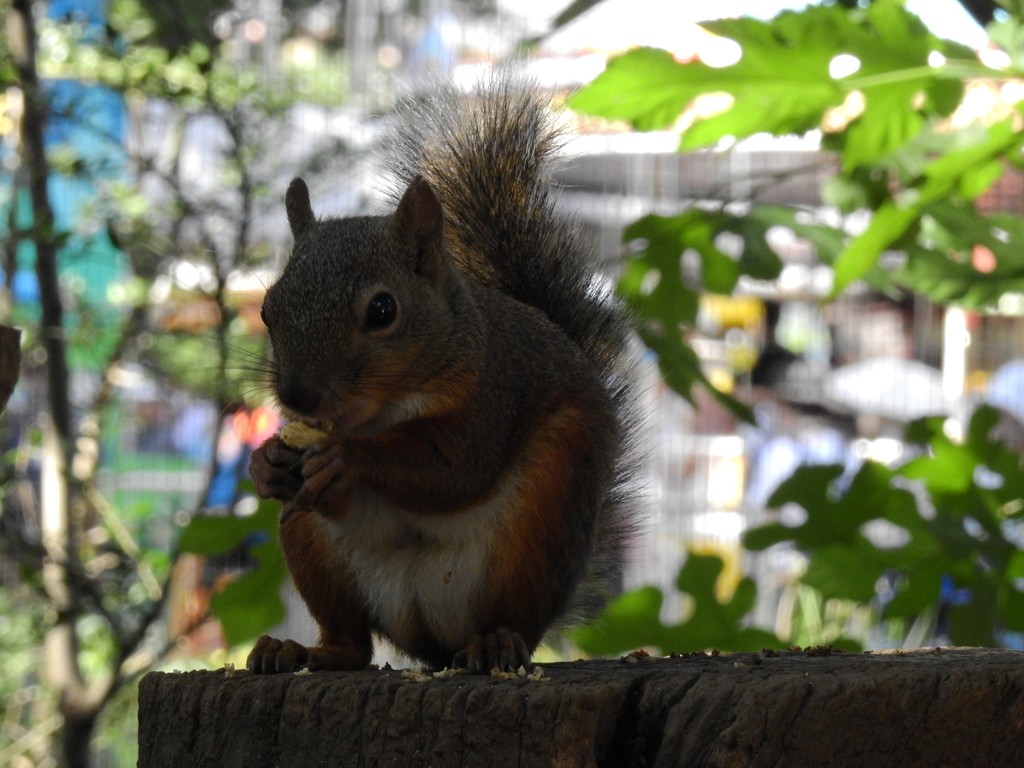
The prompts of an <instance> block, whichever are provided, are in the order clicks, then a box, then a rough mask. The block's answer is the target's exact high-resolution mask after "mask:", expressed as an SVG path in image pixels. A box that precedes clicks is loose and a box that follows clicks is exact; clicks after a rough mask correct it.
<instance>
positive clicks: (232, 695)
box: [138, 649, 1024, 768]
mask: <svg viewBox="0 0 1024 768" xmlns="http://www.w3.org/2000/svg"><path fill="white" fill-rule="evenodd" d="M900 653H902V655H899V654H897V653H892V652H890V653H869V654H859V653H858V654H854V653H838V652H831V653H829V652H827V651H825V650H824V649H815V650H813V651H811V652H809V653H808V652H804V651H783V652H780V653H778V654H775V653H774V652H762V653H738V654H722V655H716V656H703V655H700V656H689V657H683V658H675V659H661V658H646V659H644V658H640V659H636V660H635V661H633V662H629V663H627V662H622V661H586V662H575V663H569V664H552V665H549V666H545V667H544V670H543V673H544V676H545V677H547V678H548V680H546V681H539V682H538V681H530V680H523V679H518V680H499V679H496V678H492V677H487V676H476V677H474V676H469V675H456V676H453V677H448V678H444V679H434V680H431V681H429V682H414V681H409V680H404V679H403V677H402V673H401V672H397V671H366V672H350V673H341V672H322V673H314V674H311V675H291V674H289V675H272V676H265V677H264V676H256V675H252V674H249V673H248V672H236V673H234V674H233V675H232V676H230V677H229V676H227V675H226V673H225V672H224V671H215V672H188V673H175V674H167V673H161V672H151V673H150V674H148V675H146V677H144V678H143V679H142V682H141V684H140V691H139V705H140V706H139V763H138V765H139V768H170V766H175V767H176V766H182V765H188V766H196V767H197V768H201V767H203V766H218V768H234V767H236V766H237V767H238V768H242V767H243V766H244V768H263V767H264V766H266V767H267V768H269V767H270V766H282V767H284V766H288V767H289V768H291V767H292V766H294V767H295V768H299V767H300V766H301V767H302V768H312V767H313V766H360V767H367V768H369V767H370V766H453V767H454V766H459V767H460V768H469V767H470V766H484V767H485V768H502V767H503V766H516V768H529V767H531V766H581V767H583V766H609V768H610V767H612V766H615V768H619V767H620V766H621V767H625V768H628V767H630V766H716V767H717V766H722V767H723V768H724V767H725V766H729V767H730V768H745V767H747V766H751V767H753V766H756V767H758V768H767V767H768V766H772V767H776V766H794V767H796V766H800V767H804V766H831V767H832V768H841V767H842V766H872V768H885V767H886V766H930V767H933V768H934V767H937V766H950V767H951V768H952V767H953V766H956V767H957V768H959V767H960V766H969V765H984V766H1024V653H1021V652H1017V651H1004V650H987V649H942V650H941V651H939V652H936V651H933V650H925V651H912V652H905V653H904V652H900Z"/></svg>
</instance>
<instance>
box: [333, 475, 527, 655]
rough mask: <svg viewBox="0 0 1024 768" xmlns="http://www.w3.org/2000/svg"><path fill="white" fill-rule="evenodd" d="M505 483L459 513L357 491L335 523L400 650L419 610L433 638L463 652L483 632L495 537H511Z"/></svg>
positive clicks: (338, 543)
mask: <svg viewBox="0 0 1024 768" xmlns="http://www.w3.org/2000/svg"><path fill="white" fill-rule="evenodd" d="M516 486H518V483H517V482H506V483H505V484H504V487H503V488H502V489H501V490H500V492H499V493H497V494H496V495H495V496H494V497H493V498H491V499H490V500H489V501H487V502H485V503H483V504H481V505H479V506H477V507H472V508H469V509H466V510H464V511H462V512H459V513H456V514H447V515H445V514H439V515H428V514H417V513H414V512H410V511H408V510H406V509H404V508H402V507H399V506H397V505H395V504H393V503H392V502H390V501H388V500H386V499H384V498H382V497H381V496H379V495H378V494H376V493H374V492H373V491H370V490H369V489H365V488H359V489H356V490H355V492H354V494H353V497H352V502H351V504H350V506H349V509H348V511H347V512H346V513H345V515H344V516H343V517H342V518H341V519H340V520H332V521H329V523H328V527H329V529H330V532H331V537H332V542H333V546H334V551H336V552H338V553H339V556H340V557H341V558H343V560H344V562H345V569H346V570H347V571H348V572H349V573H350V574H351V575H352V576H353V577H354V579H355V582H356V585H357V589H358V591H359V593H360V595H361V597H362V598H363V600H364V604H365V605H367V606H369V607H370V610H371V611H372V612H373V614H374V618H375V619H376V621H377V622H378V623H379V625H380V626H381V627H383V629H384V631H385V633H386V634H387V635H388V636H389V637H390V638H391V640H392V641H393V642H394V643H395V644H396V645H398V646H399V647H401V646H402V645H404V644H405V643H406V642H407V641H408V640H409V639H410V636H409V632H410V631H411V629H412V627H413V626H414V622H413V621H411V620H410V618H411V617H412V616H414V615H415V614H416V613H418V614H419V616H420V617H421V619H422V620H423V621H424V622H426V624H427V626H428V627H429V628H430V631H431V633H432V634H433V635H434V637H435V638H436V639H437V640H438V641H439V642H440V643H442V644H444V645H445V646H447V647H449V648H453V649H458V648H461V647H463V646H464V645H465V643H466V641H467V640H468V639H469V638H470V637H471V636H472V635H474V634H476V633H477V632H478V629H477V626H476V623H475V622H476V621H477V619H478V618H479V615H478V614H479V611H478V602H479V600H480V596H481V595H483V594H485V590H486V584H485V583H484V582H485V580H486V578H487V569H488V566H489V564H490V561H491V558H490V555H489V553H490V550H491V546H492V542H493V541H495V540H496V539H499V538H500V537H502V536H504V535H507V534H506V533H505V531H506V530H507V524H508V520H507V517H508V499H509V498H510V497H511V496H512V495H514V493H515V490H516Z"/></svg>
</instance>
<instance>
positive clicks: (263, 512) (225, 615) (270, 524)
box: [178, 501, 288, 645]
mask: <svg viewBox="0 0 1024 768" xmlns="http://www.w3.org/2000/svg"><path fill="white" fill-rule="evenodd" d="M278 507H279V504H278V502H276V501H261V502H260V504H259V506H258V507H257V509H256V512H255V513H254V514H252V515H250V516H248V517H207V516H203V517H195V518H193V519H192V521H191V522H190V523H189V524H188V526H187V527H186V528H185V530H184V531H182V534H181V538H180V539H179V541H178V548H179V549H180V550H181V551H183V552H192V553H194V554H197V555H203V556H206V557H210V556H213V555H219V554H224V553H226V552H231V551H233V550H235V549H237V548H238V547H240V546H241V545H243V544H248V545H249V554H250V556H251V557H252V558H253V559H254V560H255V561H256V563H257V565H256V567H255V568H253V569H252V570H250V571H248V572H247V573H244V574H242V575H241V576H239V577H237V578H235V579H233V580H232V581H230V582H229V583H228V584H227V586H225V587H224V589H222V590H221V591H220V592H218V593H217V594H216V595H214V596H213V599H212V600H211V601H210V610H211V611H212V612H213V614H214V616H216V617H217V619H218V620H219V621H220V623H221V627H222V628H223V630H224V637H225V639H226V640H227V642H228V644H229V645H238V644H239V643H243V642H245V641H246V640H251V639H252V638H254V637H257V636H259V635H261V634H263V633H264V632H266V631H267V630H268V629H270V628H271V627H272V626H274V625H275V624H279V623H280V622H281V621H282V620H283V619H284V603H283V602H282V600H281V595H280V592H281V585H282V584H283V583H284V579H285V577H286V575H287V572H288V569H287V567H286V565H285V562H284V556H283V554H282V553H281V547H280V544H279V543H278Z"/></svg>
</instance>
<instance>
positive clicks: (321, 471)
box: [295, 442, 352, 514]
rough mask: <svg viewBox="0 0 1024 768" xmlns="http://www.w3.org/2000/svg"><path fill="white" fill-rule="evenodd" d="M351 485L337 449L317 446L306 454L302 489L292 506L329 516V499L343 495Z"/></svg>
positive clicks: (328, 445)
mask: <svg viewBox="0 0 1024 768" xmlns="http://www.w3.org/2000/svg"><path fill="white" fill-rule="evenodd" d="M351 482H352V477H351V473H350V472H349V471H348V469H347V468H346V465H345V460H344V458H343V457H342V455H341V450H340V447H339V446H338V445H337V444H334V443H331V442H325V443H320V444H318V446H317V447H316V448H313V449H311V451H310V452H309V453H307V454H306V457H305V461H304V462H303V464H302V488H301V489H300V490H299V492H298V494H297V495H296V497H295V502H296V503H297V504H298V505H300V506H303V507H308V508H312V509H316V510H317V511H318V512H321V513H323V514H330V513H331V511H332V508H333V505H332V503H331V498H330V497H331V495H332V494H336V493H343V492H344V491H345V490H346V489H347V488H348V486H349V485H350V484H351Z"/></svg>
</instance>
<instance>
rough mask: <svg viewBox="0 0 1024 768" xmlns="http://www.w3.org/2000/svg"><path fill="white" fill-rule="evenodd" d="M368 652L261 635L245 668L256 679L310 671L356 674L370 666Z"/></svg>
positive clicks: (353, 648) (353, 647) (349, 646)
mask: <svg viewBox="0 0 1024 768" xmlns="http://www.w3.org/2000/svg"><path fill="white" fill-rule="evenodd" d="M370 655H371V651H370V649H365V648H358V647H356V645H355V644H351V645H317V646H314V647H313V648H307V647H306V646H304V645H302V644H300V643H297V642H295V641H294V640H278V639H277V638H275V637H271V636H270V635H261V636H260V638H259V640H257V641H256V645H254V646H253V649H252V651H250V653H249V658H248V659H247V660H246V662H245V666H246V668H247V669H248V670H249V671H250V672H252V673H254V674H257V675H272V674H275V673H278V674H280V673H285V672H298V671H299V670H301V669H304V668H305V669H309V671H310V672H316V671H317V670H321V669H330V670H348V671H353V670H359V669H365V668H366V667H367V665H368V664H369V663H370Z"/></svg>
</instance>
